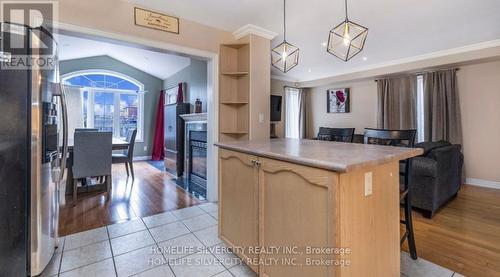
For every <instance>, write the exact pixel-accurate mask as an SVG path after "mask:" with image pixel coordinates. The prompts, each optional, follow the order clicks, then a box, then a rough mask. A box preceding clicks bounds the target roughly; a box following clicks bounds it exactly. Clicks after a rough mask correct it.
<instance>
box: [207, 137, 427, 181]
mask: <svg viewBox="0 0 500 277" xmlns="http://www.w3.org/2000/svg"><path fill="white" fill-rule="evenodd" d="M215 145H216V146H218V147H220V148H222V149H227V150H233V151H237V152H242V153H246V154H250V155H255V156H260V157H265V158H270V159H276V160H281V161H286V162H292V163H296V164H302V165H306V166H311V167H316V168H321V169H326V170H331V171H336V172H341V173H344V172H351V171H353V170H356V169H360V168H364V167H367V166H374V165H379V164H384V163H388V162H393V161H398V160H404V159H407V158H411V157H415V156H418V155H421V154H422V153H423V150H422V149H421V148H404V147H394V146H381V145H367V144H358V143H344V142H332V141H319V140H306V139H302V140H299V139H271V140H260V141H234V142H218V143H216V144H215Z"/></svg>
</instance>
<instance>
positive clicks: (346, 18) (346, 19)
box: [345, 0, 348, 21]
mask: <svg viewBox="0 0 500 277" xmlns="http://www.w3.org/2000/svg"><path fill="white" fill-rule="evenodd" d="M345 21H348V17H347V0H345Z"/></svg>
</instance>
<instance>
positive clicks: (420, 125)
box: [417, 75, 425, 142]
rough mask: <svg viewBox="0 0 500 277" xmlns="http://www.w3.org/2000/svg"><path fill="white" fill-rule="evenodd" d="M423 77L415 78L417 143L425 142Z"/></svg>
mask: <svg viewBox="0 0 500 277" xmlns="http://www.w3.org/2000/svg"><path fill="white" fill-rule="evenodd" d="M424 107H425V106H424V76H422V75H418V76H417V142H423V141H425V128H424V127H425V125H424V124H425V117H424V114H425V108H424Z"/></svg>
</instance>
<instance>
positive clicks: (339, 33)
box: [326, 0, 368, 62]
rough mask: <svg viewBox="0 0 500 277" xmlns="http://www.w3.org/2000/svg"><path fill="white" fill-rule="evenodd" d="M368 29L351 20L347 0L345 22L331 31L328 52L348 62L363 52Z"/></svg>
mask: <svg viewBox="0 0 500 277" xmlns="http://www.w3.org/2000/svg"><path fill="white" fill-rule="evenodd" d="M367 35H368V28H365V27H363V26H361V25H359V24H357V23H354V22H352V21H350V20H349V18H348V16H347V0H345V20H344V22H342V23H340V24H339V25H337V26H335V27H334V28H333V29H331V30H330V34H329V36H328V46H327V48H326V51H328V53H330V54H332V55H334V56H336V57H337V58H339V59H341V60H343V61H345V62H347V61H348V60H350V59H351V58H352V57H354V56H356V55H357V54H358V53H359V52H361V51H362V50H363V47H364V46H365V40H366V36H367Z"/></svg>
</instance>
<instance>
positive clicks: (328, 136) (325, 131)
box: [317, 127, 355, 142]
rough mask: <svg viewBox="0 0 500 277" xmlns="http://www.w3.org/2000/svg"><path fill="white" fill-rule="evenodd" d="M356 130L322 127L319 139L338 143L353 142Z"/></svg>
mask: <svg viewBox="0 0 500 277" xmlns="http://www.w3.org/2000/svg"><path fill="white" fill-rule="evenodd" d="M354 130H355V128H328V127H320V128H319V132H318V136H317V139H318V140H328V141H338V142H353V140H354Z"/></svg>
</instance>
